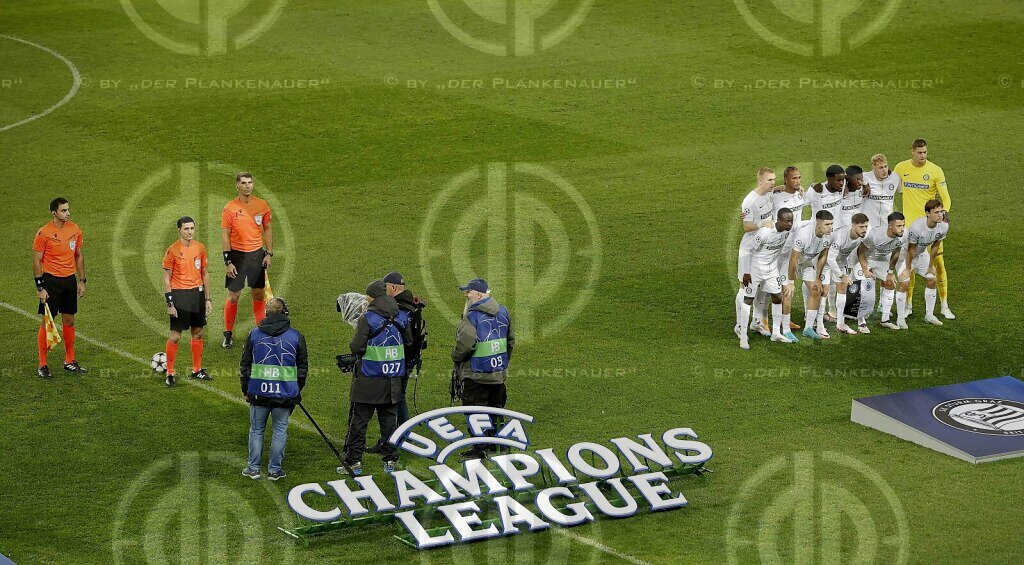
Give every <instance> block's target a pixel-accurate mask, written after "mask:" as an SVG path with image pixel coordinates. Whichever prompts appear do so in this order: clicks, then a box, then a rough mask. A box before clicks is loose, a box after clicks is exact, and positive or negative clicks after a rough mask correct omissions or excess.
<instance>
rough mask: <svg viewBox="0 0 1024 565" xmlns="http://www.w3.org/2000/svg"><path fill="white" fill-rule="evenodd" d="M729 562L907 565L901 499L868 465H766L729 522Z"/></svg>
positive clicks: (817, 456)
mask: <svg viewBox="0 0 1024 565" xmlns="http://www.w3.org/2000/svg"><path fill="white" fill-rule="evenodd" d="M725 539H726V555H727V557H728V562H729V563H906V562H907V558H908V552H909V549H910V526H909V524H908V522H907V516H906V514H905V512H904V511H903V505H902V504H901V503H900V500H899V498H898V497H897V496H896V492H895V491H894V490H893V489H892V487H891V486H890V485H889V484H888V483H887V482H886V481H885V479H883V478H882V476H881V475H879V473H878V472H877V471H875V470H874V469H872V468H871V467H869V466H868V465H866V464H865V463H863V462H862V461H859V460H857V459H854V458H853V457H850V456H848V455H844V454H842V453H837V452H833V451H825V452H821V453H814V452H809V451H799V452H796V453H793V454H792V456H789V455H779V456H778V457H775V458H774V459H772V460H771V461H769V462H767V463H765V464H764V465H762V466H761V467H760V468H759V469H758V470H757V471H756V472H755V473H754V474H753V475H752V476H751V477H750V479H748V480H747V481H746V482H745V483H744V484H743V486H742V487H741V489H740V493H739V496H738V497H737V501H736V503H735V504H734V505H733V508H732V512H731V513H730V514H729V518H728V520H727V522H726V535H725Z"/></svg>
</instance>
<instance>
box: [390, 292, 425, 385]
mask: <svg viewBox="0 0 1024 565" xmlns="http://www.w3.org/2000/svg"><path fill="white" fill-rule="evenodd" d="M395 302H398V308H399V309H400V310H405V311H406V312H409V330H410V339H409V340H408V341H406V342H405V362H406V364H410V363H413V362H415V361H418V360H419V358H420V356H421V355H422V354H423V349H424V348H423V341H424V339H425V338H426V336H425V335H418V334H417V332H413V331H412V329H413V328H419V327H421V326H422V325H423V306H424V303H423V302H422V301H420V299H418V298H416V297H415V296H413V295H412V292H411V291H410V290H409V289H405V290H403V291H402V292H400V293H398V296H395ZM410 370H411V369H410Z"/></svg>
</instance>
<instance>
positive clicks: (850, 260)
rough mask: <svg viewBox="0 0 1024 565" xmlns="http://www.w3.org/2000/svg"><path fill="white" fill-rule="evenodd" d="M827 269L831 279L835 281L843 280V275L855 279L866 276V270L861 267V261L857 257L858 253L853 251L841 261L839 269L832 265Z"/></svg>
mask: <svg viewBox="0 0 1024 565" xmlns="http://www.w3.org/2000/svg"><path fill="white" fill-rule="evenodd" d="M825 270H826V271H828V274H829V279H831V281H832V282H835V283H838V282H841V281H842V280H843V277H850V278H852V279H854V280H859V279H863V278H864V271H863V269H861V268H860V261H859V260H858V259H857V255H856V254H853V253H851V254H850V256H849V257H847V258H846V261H844V262H842V263H839V270H838V271H836V270H835V269H833V268H832V267H828V268H826V269H825Z"/></svg>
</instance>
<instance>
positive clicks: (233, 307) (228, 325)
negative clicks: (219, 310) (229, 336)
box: [224, 300, 238, 332]
mask: <svg viewBox="0 0 1024 565" xmlns="http://www.w3.org/2000/svg"><path fill="white" fill-rule="evenodd" d="M237 315H238V303H237V302H232V301H230V300H228V301H227V302H225V303H224V329H225V330H227V331H229V332H230V331H234V330H235V316H237Z"/></svg>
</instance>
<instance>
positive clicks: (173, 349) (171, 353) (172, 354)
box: [166, 340, 178, 374]
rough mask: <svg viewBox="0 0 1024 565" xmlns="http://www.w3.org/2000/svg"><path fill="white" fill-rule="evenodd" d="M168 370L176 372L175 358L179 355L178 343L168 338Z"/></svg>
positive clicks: (171, 372)
mask: <svg viewBox="0 0 1024 565" xmlns="http://www.w3.org/2000/svg"><path fill="white" fill-rule="evenodd" d="M166 354H167V372H168V373H170V374H174V360H175V359H176V358H177V357H178V344H177V343H174V342H173V341H171V340H167V352H166Z"/></svg>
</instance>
